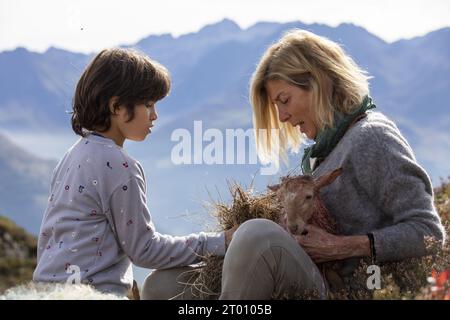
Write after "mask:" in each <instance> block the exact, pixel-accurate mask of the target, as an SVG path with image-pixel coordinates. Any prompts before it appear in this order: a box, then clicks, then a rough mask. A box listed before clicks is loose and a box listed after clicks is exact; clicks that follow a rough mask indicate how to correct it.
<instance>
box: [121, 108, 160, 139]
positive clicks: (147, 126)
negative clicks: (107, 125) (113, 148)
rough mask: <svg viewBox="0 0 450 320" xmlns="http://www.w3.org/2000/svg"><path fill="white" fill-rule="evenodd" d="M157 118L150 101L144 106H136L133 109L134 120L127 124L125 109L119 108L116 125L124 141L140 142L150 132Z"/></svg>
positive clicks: (127, 117)
mask: <svg viewBox="0 0 450 320" xmlns="http://www.w3.org/2000/svg"><path fill="white" fill-rule="evenodd" d="M157 118H158V114H157V113H156V106H155V102H153V101H150V102H148V103H146V104H138V105H136V106H135V107H134V118H133V120H131V121H129V122H126V121H127V120H128V119H129V116H128V112H127V110H126V108H125V107H120V108H119V110H118V117H117V118H116V124H117V128H118V129H119V132H120V133H121V135H122V136H123V137H124V138H125V139H129V140H133V141H142V140H144V139H145V138H146V137H147V135H148V134H149V133H150V132H151V127H153V122H154V121H155V120H156V119H157Z"/></svg>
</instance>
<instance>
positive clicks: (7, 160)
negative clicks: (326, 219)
mask: <svg viewBox="0 0 450 320" xmlns="http://www.w3.org/2000/svg"><path fill="white" fill-rule="evenodd" d="M292 28H300V29H306V30H309V31H312V32H314V33H317V34H319V35H322V36H325V37H328V38H330V39H331V40H334V41H336V42H338V43H340V44H341V45H342V46H343V47H344V49H345V50H346V51H347V52H348V53H349V54H350V55H351V56H352V57H353V58H354V60H355V61H356V62H357V63H358V64H359V65H360V66H361V67H362V68H363V69H365V70H367V71H368V73H369V74H370V75H371V76H372V77H373V79H371V95H372V97H373V99H374V101H375V103H376V105H377V108H378V111H381V112H384V113H385V114H386V115H387V116H388V117H390V118H392V119H393V120H394V121H395V122H396V123H397V125H398V126H399V128H400V130H401V131H402V133H403V134H404V135H405V136H406V138H407V139H408V141H409V143H410V145H411V146H412V148H413V150H414V152H415V155H416V157H417V160H418V162H419V163H420V164H421V165H422V166H423V167H424V168H425V169H426V170H427V172H428V173H429V175H430V177H431V178H432V181H433V184H434V185H435V186H437V185H439V184H440V182H441V178H446V177H447V176H449V175H450V161H448V159H449V158H450V105H449V101H450V59H449V58H450V2H449V1H448V0H442V1H441V0H431V1H419V0H415V1H401V0H400V1H388V0H378V1H371V0H365V1H361V0H360V1H356V0H355V1H353V0H352V1H331V0H330V1H327V0H316V1H314V2H313V3H312V2H311V1H301V0H299V1H290V0H279V1H274V0H273V1H256V0H255V1H245V2H243V1H237V0H228V1H206V0H205V1H200V0H198V1H181V0H180V1H174V0H166V1H163V2H161V1H135V0H129V1H126V2H123V1H58V2H56V1H50V0H44V1H39V2H31V1H13V0H0V216H3V217H1V218H0V241H1V242H0V290H1V289H2V288H5V287H8V286H9V285H12V284H14V281H16V280H11V279H13V278H14V277H15V278H14V279H28V277H29V276H30V274H31V273H30V272H31V271H30V270H32V265H33V263H32V261H33V259H35V257H34V250H35V248H34V247H33V246H35V244H34V242H33V239H34V235H36V234H37V233H38V232H39V226H40V222H41V219H42V215H43V213H44V210H45V206H46V202H47V198H48V191H49V187H50V178H51V173H52V170H53V168H54V167H55V166H56V164H57V162H58V161H59V159H60V158H61V157H62V156H63V155H64V153H65V152H66V150H67V149H68V148H69V147H70V146H71V145H72V144H73V143H74V142H75V141H76V140H77V139H78V138H77V137H76V136H75V134H74V133H73V132H72V131H71V128H70V115H69V114H68V112H70V110H71V101H72V96H73V92H74V87H75V85H76V82H77V81H78V77H79V76H80V74H81V73H82V71H83V69H84V67H85V66H86V65H87V63H88V62H89V61H90V59H91V58H92V57H93V56H94V55H95V54H96V53H97V52H98V51H100V50H101V49H103V48H106V47H111V46H123V47H134V48H137V49H139V50H141V51H143V52H145V53H146V54H148V55H149V56H150V57H151V58H153V59H155V60H157V61H159V62H161V63H162V64H164V65H165V66H166V67H167V68H168V69H169V71H170V73H171V75H172V90H171V93H170V96H169V97H167V98H166V99H164V100H163V101H161V102H159V104H158V105H157V108H158V113H159V119H158V121H157V122H156V126H155V127H154V128H153V129H154V130H153V129H152V130H153V132H152V134H151V135H150V136H149V137H148V139H147V140H146V141H144V142H140V143H135V142H126V144H125V148H126V149H127V151H128V152H129V153H130V155H132V156H133V157H135V158H136V159H138V160H139V161H140V162H141V163H142V165H143V167H144V169H145V172H146V177H147V183H148V200H149V208H150V211H151V213H152V217H153V220H154V222H155V225H156V227H157V230H158V231H159V232H161V233H168V234H172V235H184V234H188V233H191V232H197V231H201V230H205V229H208V230H212V229H214V226H215V221H214V219H213V218H212V217H211V216H210V215H209V213H208V212H207V210H206V209H205V208H204V205H205V203H207V202H209V201H211V200H218V199H222V201H225V202H227V201H228V200H229V199H230V196H229V192H228V185H227V181H237V182H239V183H241V184H243V185H246V186H249V185H250V184H251V183H252V181H253V182H254V189H255V190H256V191H264V190H265V187H266V185H267V184H268V183H270V182H274V181H277V179H278V177H279V175H280V174H283V173H285V172H286V171H288V170H290V169H292V168H294V167H297V166H298V164H299V162H300V159H301V155H302V152H300V153H299V154H293V155H291V156H290V161H289V165H288V166H285V167H282V168H281V171H280V172H279V173H278V174H277V175H273V176H263V175H261V174H260V171H259V169H260V168H261V166H260V164H236V163H237V161H234V164H226V165H225V164H224V165H217V164H216V165H206V164H203V165H174V164H173V163H172V161H171V150H172V148H173V147H174V146H175V145H176V144H177V142H174V141H171V134H172V132H173V131H174V130H175V129H178V128H184V129H187V130H188V131H190V132H191V133H192V135H193V128H194V121H202V124H203V132H204V131H205V130H207V129H208V128H216V129H219V130H220V131H221V132H222V133H223V135H224V136H225V130H226V129H244V130H247V129H250V128H252V122H251V119H252V118H251V107H250V105H249V102H248V84H249V80H250V77H251V74H252V72H253V70H254V69H255V66H256V64H257V62H258V60H259V58H260V56H261V55H262V53H263V52H264V51H265V49H266V48H267V47H268V46H269V45H270V44H272V43H273V42H274V41H276V40H277V39H278V38H279V37H280V36H281V35H282V34H283V32H285V31H287V30H289V29H292ZM209 143H210V142H206V141H204V142H203V147H206V146H207V145H208V144H209ZM224 145H225V143H224ZM245 147H246V154H247V155H248V154H249V153H250V150H252V149H253V148H254V145H253V144H252V143H251V141H247V144H246V146H245ZM193 152H194V151H193ZM224 153H225V150H224ZM193 157H194V154H192V158H193ZM247 163H248V161H247ZM15 225H17V226H18V227H20V228H23V229H24V230H20V229H17V227H16V226H15ZM12 235H14V236H12ZM11 257H12V258H11ZM148 273H149V270H145V269H141V268H135V277H136V279H137V280H138V282H139V283H142V281H143V279H144V278H145V275H146V274H148ZM11 274H13V275H11Z"/></svg>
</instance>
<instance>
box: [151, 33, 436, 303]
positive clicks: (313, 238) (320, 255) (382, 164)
mask: <svg viewBox="0 0 450 320" xmlns="http://www.w3.org/2000/svg"><path fill="white" fill-rule="evenodd" d="M250 100H251V105H252V107H253V116H254V119H253V122H254V129H255V130H256V131H257V132H265V133H266V134H265V135H257V137H258V139H257V147H258V153H259V156H260V157H261V158H262V159H265V160H272V161H278V155H279V154H280V152H281V155H283V153H285V152H286V151H288V149H294V150H296V149H298V148H299V147H300V145H301V143H302V140H303V138H304V136H306V137H308V138H309V139H312V140H315V144H314V145H313V146H312V147H310V148H306V150H305V153H304V156H303V159H302V163H301V165H302V169H303V172H304V173H305V174H312V175H313V176H321V175H322V174H324V173H326V172H330V171H332V170H334V169H336V168H339V167H342V168H343V173H342V174H341V176H340V177H338V178H337V179H336V180H335V181H334V182H333V183H332V184H331V185H329V186H328V187H325V188H323V189H322V190H321V197H322V199H323V201H324V203H325V205H326V207H327V208H328V209H329V211H330V213H331V214H332V216H333V217H334V218H335V220H336V221H337V223H338V226H339V228H340V230H341V232H342V234H343V235H339V236H337V235H332V234H329V233H327V232H326V231H324V230H321V229H319V228H317V227H313V226H307V227H306V230H307V231H308V232H307V234H306V235H302V236H297V237H295V238H294V237H291V236H290V235H289V234H288V233H287V232H285V231H284V230H283V228H282V227H280V226H279V225H277V224H275V223H274V222H272V221H269V220H265V219H254V220H249V221H247V222H245V223H243V224H242V225H241V226H240V227H239V228H238V229H237V230H236V232H235V233H234V235H233V239H232V240H231V243H230V245H229V247H228V250H227V252H226V254H225V260H224V265H223V270H222V293H221V296H220V298H221V299H269V298H271V297H274V296H279V295H283V294H288V295H289V294H296V293H304V292H305V291H310V290H314V291H316V292H317V293H318V294H319V295H320V296H321V297H322V298H326V296H327V290H328V283H327V279H324V278H323V277H322V275H321V273H320V272H319V270H318V268H317V267H316V264H315V263H320V262H326V261H333V260H343V261H344V262H343V267H342V269H341V270H339V276H340V278H341V280H342V281H343V283H344V284H345V285H350V286H351V285H352V279H351V274H352V271H353V270H354V268H355V266H356V264H357V261H358V260H359V258H360V257H371V258H372V261H373V262H374V263H378V262H383V261H392V260H401V259H405V258H408V257H417V256H421V255H423V254H424V253H425V247H424V243H423V239H424V237H425V236H432V237H435V238H437V239H439V240H442V241H443V240H444V238H445V234H444V229H443V226H442V224H441V221H440V218H439V216H438V215H437V213H436V210H435V208H434V206H433V194H432V185H431V182H430V179H429V177H428V175H427V173H426V172H425V171H424V169H423V168H421V167H420V166H419V165H418V164H417V162H416V160H415V157H414V154H413V151H412V150H411V148H410V146H409V145H408V143H407V141H406V140H405V138H404V137H403V136H402V135H401V133H400V131H399V130H398V128H397V127H396V126H395V124H394V123H393V122H392V121H391V120H389V119H388V118H387V117H386V116H384V115H383V114H382V113H380V112H376V111H374V108H375V105H374V104H373V102H372V99H371V98H370V97H369V85H368V76H367V75H366V74H365V72H364V71H362V70H361V69H360V68H359V67H358V66H357V65H356V64H355V63H354V62H353V60H352V59H351V58H350V57H349V56H348V55H346V54H345V52H344V51H343V49H342V48H341V47H340V46H339V45H338V44H336V43H334V42H332V41H330V40H328V39H326V38H323V37H320V36H317V35H315V34H312V33H310V32H307V31H302V30H294V31H291V32H288V33H286V34H285V35H284V36H283V37H282V38H281V39H280V40H279V41H278V42H277V43H275V44H274V45H272V46H271V47H270V48H268V49H267V51H266V52H265V53H264V55H263V57H262V58H261V61H260V62H259V64H258V66H257V68H256V71H255V73H254V75H253V77H252V80H251V88H250ZM260 129H265V130H261V131H260ZM271 129H279V131H278V132H279V135H277V136H272V135H271V134H272V132H273V130H271ZM275 131H276V130H275ZM278 138H279V139H278ZM183 270H184V269H173V270H167V271H159V272H157V273H155V274H154V275H153V277H152V276H150V277H149V278H148V279H147V281H146V285H145V286H144V296H147V297H148V298H164V297H169V296H171V295H172V296H173V295H175V294H176V293H177V292H180V290H181V286H178V287H176V286H174V284H175V283H176V279H177V277H178V281H179V282H182V281H183V280H180V277H179V276H180V274H182V272H183ZM184 271H185V270H184ZM151 288H153V289H151ZM164 288H165V289H164ZM162 290H166V292H165V293H164V292H162ZM184 298H192V297H189V296H187V295H184Z"/></svg>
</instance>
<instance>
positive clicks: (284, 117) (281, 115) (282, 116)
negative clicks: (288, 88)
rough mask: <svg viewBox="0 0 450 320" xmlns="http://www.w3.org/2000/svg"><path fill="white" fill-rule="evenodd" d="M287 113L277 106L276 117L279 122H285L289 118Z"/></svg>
mask: <svg viewBox="0 0 450 320" xmlns="http://www.w3.org/2000/svg"><path fill="white" fill-rule="evenodd" d="M289 117H290V116H289V113H287V112H286V111H285V110H283V108H278V118H279V119H280V121H281V122H286V121H287V120H288V119H289Z"/></svg>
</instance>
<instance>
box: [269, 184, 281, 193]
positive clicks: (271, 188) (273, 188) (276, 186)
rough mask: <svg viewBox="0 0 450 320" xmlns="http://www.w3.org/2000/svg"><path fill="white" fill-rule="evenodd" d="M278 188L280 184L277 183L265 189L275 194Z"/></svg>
mask: <svg viewBox="0 0 450 320" xmlns="http://www.w3.org/2000/svg"><path fill="white" fill-rule="evenodd" d="M280 187H281V184H279V183H278V184H274V185H271V186H267V188H269V190H272V191H273V192H277V191H278V189H280Z"/></svg>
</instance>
